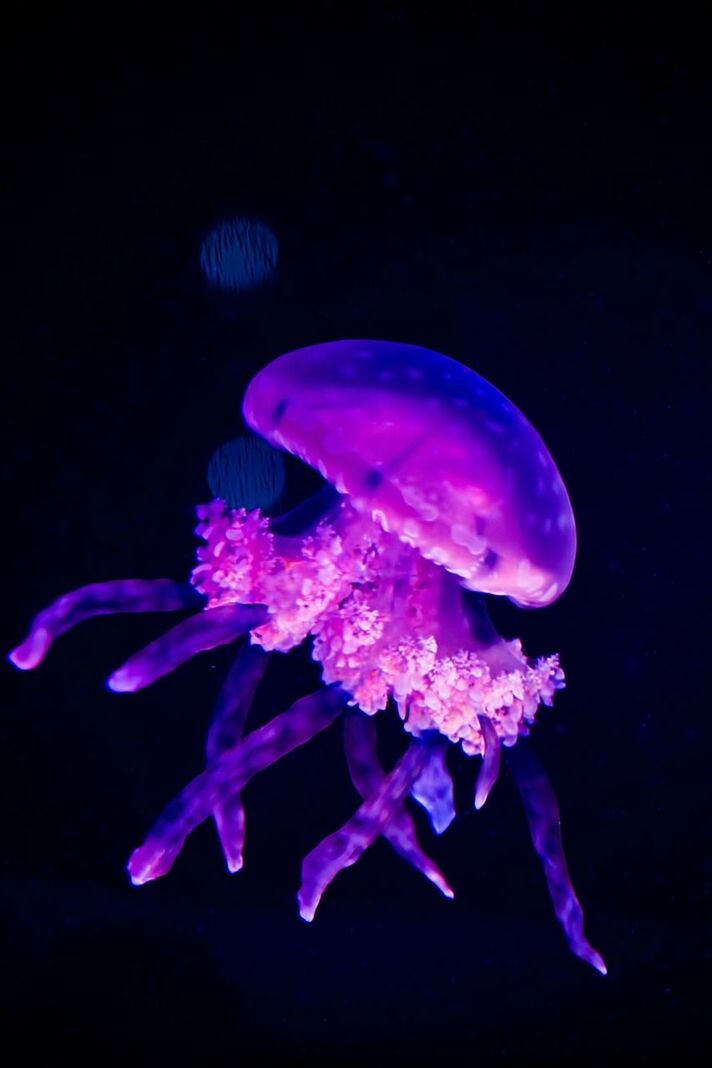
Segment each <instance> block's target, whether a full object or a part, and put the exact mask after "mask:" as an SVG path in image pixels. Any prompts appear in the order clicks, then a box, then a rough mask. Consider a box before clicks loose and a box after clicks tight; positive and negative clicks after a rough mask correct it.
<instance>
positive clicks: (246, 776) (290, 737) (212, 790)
mask: <svg viewBox="0 0 712 1068" xmlns="http://www.w3.org/2000/svg"><path fill="white" fill-rule="evenodd" d="M345 700H346V698H345V695H344V693H343V691H342V690H341V689H340V688H339V687H338V686H329V687H328V688H327V689H325V690H318V691H317V692H316V693H313V694H310V695H309V696H308V697H302V698H301V699H300V700H299V701H296V702H295V703H294V704H293V705H292V707H291V708H290V709H289V710H288V711H287V712H283V713H282V714H281V715H279V716H275V718H274V719H272V720H270V722H269V723H266V724H265V725H264V727H259V728H258V729H257V730H255V731H252V733H251V734H248V736H247V737H246V738H245V739H244V741H242V742H240V744H239V745H236V746H235V748H234V749H227V750H226V751H225V752H224V753H223V754H222V756H220V757H219V759H218V760H216V761H215V763H213V764H211V765H210V767H209V768H207V769H206V770H205V771H204V772H203V773H202V775H198V776H197V778H195V779H193V781H192V782H190V783H189V784H188V785H187V786H186V787H185V789H184V790H183V791H182V793H180V794H179V795H178V797H177V798H176V799H175V800H174V801H172V802H171V803H170V804H169V805H168V807H167V808H166V809H165V810H164V812H163V814H162V815H161V816H160V818H159V820H158V822H157V823H156V824H155V825H154V827H153V828H152V829H151V831H150V832H149V835H148V837H147V839H146V841H145V842H144V844H143V845H142V846H139V848H138V849H136V850H134V852H133V853H132V854H131V858H130V860H129V863H128V870H129V873H130V875H131V881H132V882H133V883H134V884H135V885H137V886H138V885H141V884H142V883H147V882H149V881H150V880H151V879H158V878H159V876H161V875H165V874H166V872H168V871H170V869H171V867H172V865H173V862H174V861H175V859H176V857H177V856H178V854H179V853H180V851H181V849H182V848H183V843H184V842H185V840H186V838H187V837H188V835H189V834H190V832H191V831H192V830H194V829H195V828H196V827H197V826H198V825H199V824H200V823H202V822H203V820H205V819H207V818H208V816H209V815H210V814H211V813H212V812H213V811H214V810H215V808H216V807H217V806H219V805H221V804H222V803H223V802H224V801H225V800H227V799H228V798H229V797H231V796H232V795H233V794H235V793H236V792H239V791H240V790H242V789H243V788H244V786H245V785H246V783H248V782H249V780H250V779H251V778H253V776H255V775H257V773H258V772H260V771H262V770H263V769H264V768H266V767H269V765H270V764H274V763H275V762H276V761H277V760H279V759H280V757H283V756H285V754H286V753H290V752H291V751H292V749H296V748H297V747H298V746H300V745H304V743H305V742H308V741H309V739H310V738H313V737H314V735H316V734H319V732H320V731H323V730H324V729H325V728H326V727H328V726H329V724H330V723H332V722H333V721H334V720H335V719H336V717H337V716H338V715H339V713H340V712H341V710H342V708H343V706H344V702H345Z"/></svg>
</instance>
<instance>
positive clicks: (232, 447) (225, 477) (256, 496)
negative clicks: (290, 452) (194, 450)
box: [208, 435, 284, 512]
mask: <svg viewBox="0 0 712 1068" xmlns="http://www.w3.org/2000/svg"><path fill="white" fill-rule="evenodd" d="M208 486H209V487H210V492H211V493H212V494H213V496H214V497H219V498H220V499H221V500H223V501H225V503H226V505H227V506H228V508H245V509H246V510H247V511H248V512H251V511H253V510H254V509H255V508H261V509H263V510H265V509H267V508H269V507H270V506H271V505H273V504H274V503H275V501H277V499H278V498H279V495H280V494H281V492H282V490H283V489H284V460H283V459H282V454H281V452H278V451H277V450H276V449H273V448H272V447H271V446H269V445H268V444H267V442H266V441H265V440H264V439H263V438H258V437H255V436H254V435H249V436H247V435H245V436H243V437H240V438H232V439H231V440H230V441H227V442H225V444H224V445H221V446H220V448H218V449H216V450H215V452H214V453H213V455H212V456H211V457H210V461H209V463H208Z"/></svg>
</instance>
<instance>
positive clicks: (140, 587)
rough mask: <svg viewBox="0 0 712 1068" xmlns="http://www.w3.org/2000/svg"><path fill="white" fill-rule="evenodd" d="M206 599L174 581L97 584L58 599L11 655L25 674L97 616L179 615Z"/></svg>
mask: <svg viewBox="0 0 712 1068" xmlns="http://www.w3.org/2000/svg"><path fill="white" fill-rule="evenodd" d="M202 604H203V598H202V597H201V596H200V595H199V594H197V593H196V591H195V590H194V589H193V587H192V586H191V585H190V584H189V583H187V582H173V580H172V579H117V580H115V581H114V582H95V583H92V585H90V586H82V587H80V589H78V590H73V591H72V592H71V593H65V594H64V595H63V596H62V597H58V598H57V600H56V601H53V602H52V604H51V605H49V606H48V607H47V608H44V609H43V610H42V611H41V612H39V613H38V615H36V616H35V618H34V619H33V620H32V623H31V625H30V632H29V634H28V635H27V637H26V638H25V640H24V641H23V642H22V643H21V644H20V645H18V646H17V648H16V649H13V650H12V652H11V653H9V654H8V659H9V660H10V662H11V663H12V664H14V665H15V667H18V668H20V669H21V670H22V671H29V670H31V669H32V668H35V667H37V665H38V664H40V663H41V662H42V661H43V660H44V658H45V656H46V655H47V652H48V651H49V647H50V646H51V644H52V642H53V641H54V640H55V639H56V638H58V637H59V636H60V634H64V633H66V631H68V630H71V629H72V628H73V627H76V626H77V624H78V623H83V622H84V620H85V619H91V618H92V617H93V616H113V615H116V614H118V613H119V612H177V611H178V610H179V609H181V608H197V607H200V606H201V605H202Z"/></svg>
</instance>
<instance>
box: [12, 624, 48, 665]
mask: <svg viewBox="0 0 712 1068" xmlns="http://www.w3.org/2000/svg"><path fill="white" fill-rule="evenodd" d="M49 646H50V636H49V632H48V631H47V630H45V628H44V627H39V628H38V629H37V630H34V631H31V632H30V634H28V636H27V637H26V638H25V640H24V642H21V643H20V645H18V646H16V647H15V648H14V649H12V650H11V651H10V652H9V653H8V654H7V659H8V660H9V661H10V663H11V664H12V665H13V666H14V667H16V668H19V669H20V671H31V670H32V668H36V667H37V665H38V664H40V663H41V662H42V661H43V660H44V658H45V655H46V653H47V650H48V649H49Z"/></svg>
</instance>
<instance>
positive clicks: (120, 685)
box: [106, 668, 141, 693]
mask: <svg viewBox="0 0 712 1068" xmlns="http://www.w3.org/2000/svg"><path fill="white" fill-rule="evenodd" d="M106 687H107V689H108V690H113V692H114V693H134V692H135V691H136V690H140V689H141V678H140V676H138V675H136V674H135V673H134V672H131V671H127V670H126V668H117V669H116V671H115V672H114V673H113V675H109V677H108V679H107V680H106Z"/></svg>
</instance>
